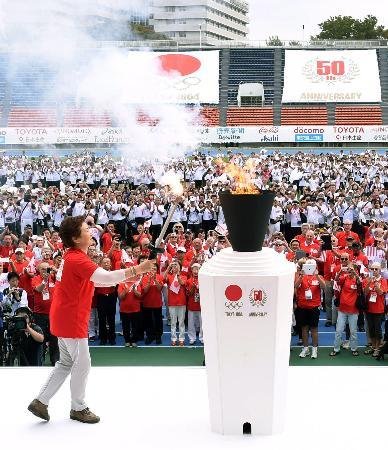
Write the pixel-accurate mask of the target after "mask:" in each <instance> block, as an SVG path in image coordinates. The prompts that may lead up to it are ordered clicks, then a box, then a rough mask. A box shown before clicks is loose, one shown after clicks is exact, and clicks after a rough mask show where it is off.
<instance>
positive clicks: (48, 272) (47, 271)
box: [46, 267, 51, 275]
mask: <svg viewBox="0 0 388 450" xmlns="http://www.w3.org/2000/svg"><path fill="white" fill-rule="evenodd" d="M46 273H47V274H48V275H50V273H51V267H47V269H46Z"/></svg>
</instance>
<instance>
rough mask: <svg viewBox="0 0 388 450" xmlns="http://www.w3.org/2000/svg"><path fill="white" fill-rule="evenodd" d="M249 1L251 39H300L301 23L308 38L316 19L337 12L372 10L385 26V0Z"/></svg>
mask: <svg viewBox="0 0 388 450" xmlns="http://www.w3.org/2000/svg"><path fill="white" fill-rule="evenodd" d="M249 5H250V22H251V23H250V39H251V40H265V39H266V38H267V37H268V36H274V35H275V36H276V35H278V36H279V37H280V39H284V40H286V39H297V40H301V39H302V37H303V30H302V25H303V24H304V25H305V38H306V39H307V38H308V37H309V36H310V35H314V34H317V33H318V32H319V28H318V26H317V25H318V23H321V22H323V21H324V20H326V19H327V18H329V17H330V16H337V15H340V14H341V15H343V16H344V15H347V16H353V17H357V18H363V17H365V16H366V15H368V14H372V15H375V16H376V17H377V18H378V19H379V23H381V24H383V25H385V27H388V1H387V0H367V1H364V0H250V2H249Z"/></svg>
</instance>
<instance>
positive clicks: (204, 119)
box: [200, 108, 220, 127]
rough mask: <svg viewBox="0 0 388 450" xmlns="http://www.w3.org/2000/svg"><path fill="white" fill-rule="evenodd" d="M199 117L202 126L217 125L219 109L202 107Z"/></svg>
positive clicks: (218, 123) (218, 122)
mask: <svg viewBox="0 0 388 450" xmlns="http://www.w3.org/2000/svg"><path fill="white" fill-rule="evenodd" d="M200 118H201V123H202V125H203V126H207V127H211V126H213V127H217V126H219V125H220V110H219V109H218V108H202V109H201V111H200Z"/></svg>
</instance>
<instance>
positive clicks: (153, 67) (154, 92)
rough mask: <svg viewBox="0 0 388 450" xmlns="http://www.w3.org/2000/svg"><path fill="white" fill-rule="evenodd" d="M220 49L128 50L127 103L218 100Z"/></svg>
mask: <svg viewBox="0 0 388 450" xmlns="http://www.w3.org/2000/svg"><path fill="white" fill-rule="evenodd" d="M219 53H220V52H219V51H218V50H211V51H193V52H176V53H175V52H168V53H167V52H128V61H129V64H130V66H131V71H132V75H131V76H132V77H133V79H134V80H137V81H136V84H138V86H139V87H138V88H137V87H136V86H134V89H131V90H130V91H129V94H130V95H129V96H130V98H128V99H124V101H128V103H135V104H150V103H215V104H218V103H219Z"/></svg>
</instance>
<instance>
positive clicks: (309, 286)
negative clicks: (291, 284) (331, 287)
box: [295, 259, 325, 359]
mask: <svg viewBox="0 0 388 450" xmlns="http://www.w3.org/2000/svg"><path fill="white" fill-rule="evenodd" d="M323 289H325V280H324V279H323V278H322V277H321V276H320V275H318V270H317V263H316V262H315V260H313V259H307V260H306V262H305V263H304V264H303V266H302V268H300V267H299V265H298V273H297V277H296V279H295V291H296V304H297V307H298V316H299V321H300V325H301V327H302V340H303V349H302V351H301V352H300V354H299V357H300V358H305V357H306V356H309V355H310V349H309V345H308V341H309V331H310V332H311V336H312V341H313V349H312V353H311V358H312V359H316V358H317V357H318V324H319V312H320V311H319V307H320V306H321V291H322V290H323Z"/></svg>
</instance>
